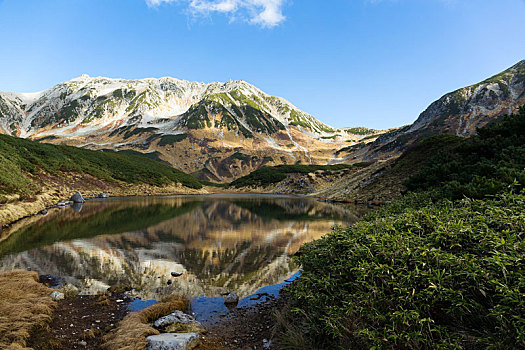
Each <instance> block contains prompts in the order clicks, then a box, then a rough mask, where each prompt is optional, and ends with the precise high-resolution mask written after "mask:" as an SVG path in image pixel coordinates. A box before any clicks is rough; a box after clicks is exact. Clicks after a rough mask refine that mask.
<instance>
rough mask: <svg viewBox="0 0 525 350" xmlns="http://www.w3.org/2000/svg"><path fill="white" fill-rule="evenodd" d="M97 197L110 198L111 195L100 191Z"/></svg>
mask: <svg viewBox="0 0 525 350" xmlns="http://www.w3.org/2000/svg"><path fill="white" fill-rule="evenodd" d="M97 197H98V198H108V197H109V195H108V194H107V193H104V192H102V193H100V194H99V195H98V196H97Z"/></svg>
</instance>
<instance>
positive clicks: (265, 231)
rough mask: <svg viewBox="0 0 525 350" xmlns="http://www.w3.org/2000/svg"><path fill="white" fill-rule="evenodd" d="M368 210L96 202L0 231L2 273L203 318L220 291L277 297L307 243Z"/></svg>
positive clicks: (271, 199)
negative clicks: (52, 280) (125, 294)
mask: <svg viewBox="0 0 525 350" xmlns="http://www.w3.org/2000/svg"><path fill="white" fill-rule="evenodd" d="M362 210H363V209H361V208H356V207H344V206H341V205H335V204H328V203H321V202H318V201H315V200H313V199H308V198H301V197H288V196H272V195H210V196H170V197H148V198H110V199H106V200H92V201H88V202H87V203H85V204H84V205H83V206H82V207H81V208H79V207H75V208H69V207H68V208H65V209H53V210H51V211H50V212H49V213H48V214H47V215H45V216H36V217H33V218H30V219H27V220H26V221H24V222H21V223H19V224H18V225H16V226H15V227H13V228H12V229H11V231H12V232H2V237H4V238H3V239H2V241H1V242H0V271H8V270H13V269H26V270H27V269H30V270H33V271H37V272H38V273H39V274H52V275H56V276H60V277H61V278H62V279H63V280H64V281H65V282H69V283H72V284H74V285H75V286H77V287H78V288H80V289H81V293H82V294H96V293H97V292H103V291H105V290H106V289H107V288H108V287H110V286H114V285H122V286H127V287H133V288H135V293H136V294H137V295H138V296H140V297H141V298H142V299H145V300H146V299H159V298H160V297H162V296H164V295H167V294H171V293H174V292H175V293H180V294H184V295H187V296H190V297H194V301H195V302H194V309H195V312H196V313H203V312H205V311H204V310H205V309H209V308H208V307H207V306H206V305H207V303H212V304H213V303H215V304H216V305H218V304H221V303H220V302H219V301H220V300H222V298H219V296H220V293H224V292H230V291H234V292H236V293H237V294H239V296H240V297H241V298H245V299H243V300H249V298H246V297H247V296H250V295H253V293H255V292H257V291H258V290H260V289H261V288H266V289H268V291H270V292H272V291H275V290H276V288H274V289H272V287H271V286H272V285H278V286H279V287H280V286H281V285H280V284H282V283H285V280H287V279H288V278H290V277H291V276H294V275H295V274H297V272H298V270H299V269H298V267H297V266H296V265H295V264H294V263H293V260H292V259H291V258H290V256H291V255H292V254H294V253H295V252H296V251H297V250H298V249H299V247H301V245H303V244H304V243H306V242H309V241H312V240H314V239H317V238H320V237H321V236H323V235H324V234H326V233H328V232H330V230H331V227H332V226H334V225H348V224H351V223H353V222H355V221H356V220H358V218H359V217H360V216H361V214H362ZM5 237H7V238H5ZM171 272H176V273H179V274H182V275H181V276H179V277H172V276H171ZM168 281H171V282H170V283H171V284H168V283H169V282H168ZM269 286H270V287H269ZM243 300H241V304H242V303H245V304H246V303H247V302H246V301H243Z"/></svg>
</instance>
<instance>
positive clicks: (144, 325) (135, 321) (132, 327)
mask: <svg viewBox="0 0 525 350" xmlns="http://www.w3.org/2000/svg"><path fill="white" fill-rule="evenodd" d="M188 305H189V300H188V299H186V298H183V297H180V296H170V297H169V298H168V299H166V300H164V301H163V302H161V303H159V304H155V305H152V306H150V307H148V308H146V309H144V310H142V311H139V312H135V313H132V314H129V315H127V316H126V317H125V318H124V319H123V320H122V321H120V322H119V323H118V325H117V328H116V329H115V330H113V331H111V332H110V333H109V334H107V335H105V336H104V344H103V345H102V348H103V349H106V350H143V349H145V348H146V345H147V340H146V337H148V336H150V335H157V334H160V332H159V331H158V330H156V329H155V328H153V327H152V326H151V325H150V324H149V323H150V322H152V321H154V320H156V319H158V318H160V317H162V316H165V315H168V314H170V313H171V312H173V311H175V310H186V309H187V308H188Z"/></svg>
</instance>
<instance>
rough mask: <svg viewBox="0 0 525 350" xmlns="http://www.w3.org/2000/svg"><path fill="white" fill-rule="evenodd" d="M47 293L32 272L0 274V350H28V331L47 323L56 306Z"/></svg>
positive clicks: (48, 291)
mask: <svg viewBox="0 0 525 350" xmlns="http://www.w3.org/2000/svg"><path fill="white" fill-rule="evenodd" d="M50 293H51V290H50V289H49V288H47V287H46V286H44V285H43V284H41V283H39V282H38V274H37V273H36V272H28V271H12V272H8V273H3V274H0V349H10V350H14V349H28V348H27V347H26V344H27V340H28V339H29V337H30V332H31V331H32V330H33V329H35V328H36V327H46V326H47V324H48V323H49V321H51V314H52V312H53V309H54V307H55V305H56V304H55V302H54V301H52V300H51V297H50V296H49V294H50Z"/></svg>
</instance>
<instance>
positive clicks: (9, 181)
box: [0, 135, 202, 197]
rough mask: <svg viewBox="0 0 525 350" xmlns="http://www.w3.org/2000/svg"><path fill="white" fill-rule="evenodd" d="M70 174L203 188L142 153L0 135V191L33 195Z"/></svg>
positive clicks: (105, 180)
mask: <svg viewBox="0 0 525 350" xmlns="http://www.w3.org/2000/svg"><path fill="white" fill-rule="evenodd" d="M69 174H85V175H89V176H91V177H92V178H93V179H95V180H99V181H103V182H109V183H115V182H118V181H120V182H124V183H133V184H148V185H154V186H161V185H165V184H170V183H180V184H182V185H184V186H186V187H190V188H201V187H202V185H201V184H200V182H199V181H198V180H197V179H195V178H194V177H192V176H191V175H188V174H185V173H183V172H182V171H179V170H176V169H174V168H172V167H170V166H168V165H165V164H162V163H159V162H156V161H154V160H151V159H147V158H145V157H142V156H134V155H128V154H123V153H119V152H101V151H91V150H86V149H81V148H76V147H70V146H60V145H50V144H45V143H38V142H35V141H30V140H25V139H20V138H16V137H12V136H7V135H0V194H3V195H11V194H18V195H20V196H22V197H31V196H33V195H34V194H35V193H38V192H39V191H40V189H41V187H42V186H44V185H49V186H53V185H56V184H58V183H61V184H67V182H68V181H69V180H68V175H69Z"/></svg>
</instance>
